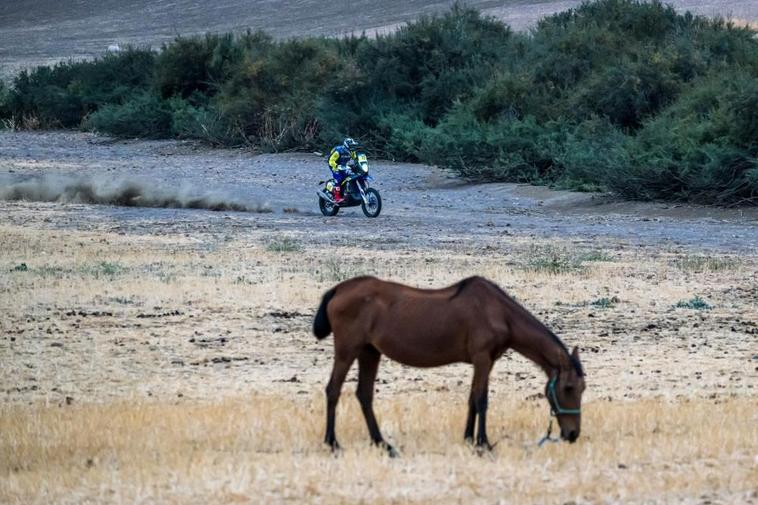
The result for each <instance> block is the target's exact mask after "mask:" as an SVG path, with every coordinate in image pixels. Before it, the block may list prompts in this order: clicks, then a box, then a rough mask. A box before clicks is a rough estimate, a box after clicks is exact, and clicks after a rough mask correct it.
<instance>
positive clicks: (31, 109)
mask: <svg viewBox="0 0 758 505" xmlns="http://www.w3.org/2000/svg"><path fill="white" fill-rule="evenodd" d="M154 58H155V54H154V53H153V52H152V51H149V50H146V49H132V48H128V49H127V50H125V51H122V52H120V53H115V54H107V55H105V56H103V57H102V58H98V59H96V60H93V61H85V62H74V61H69V62H66V63H59V64H57V65H55V66H53V67H48V66H42V67H37V68H36V69H34V70H32V71H31V72H27V71H22V72H21V73H20V74H19V75H18V76H17V77H16V79H15V80H14V82H13V89H12V91H11V92H10V95H9V97H8V100H7V107H8V111H9V113H10V114H11V115H13V116H15V117H18V118H20V117H25V116H27V117H36V118H38V119H39V120H40V122H41V124H42V126H45V127H57V126H62V127H66V128H73V127H78V126H79V125H80V123H81V121H82V119H83V118H84V117H85V116H86V115H87V114H89V113H91V112H94V111H95V110H97V109H98V108H99V107H101V106H103V105H107V104H113V103H119V102H121V101H123V100H125V99H126V98H127V97H129V96H131V95H132V93H134V90H136V89H145V88H146V87H147V86H148V85H149V82H150V79H151V76H152V71H153V65H154Z"/></svg>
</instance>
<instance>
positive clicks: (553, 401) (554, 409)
mask: <svg viewBox="0 0 758 505" xmlns="http://www.w3.org/2000/svg"><path fill="white" fill-rule="evenodd" d="M557 383H558V375H557V374H556V375H555V376H554V377H553V378H552V379H550V382H548V383H547V399H548V402H549V403H550V411H551V413H552V414H553V415H563V414H574V415H579V414H581V413H582V410H581V409H564V408H563V407H561V406H560V404H559V403H558V395H557V394H556V393H555V385H556V384H557Z"/></svg>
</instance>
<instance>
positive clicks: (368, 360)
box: [355, 345, 397, 457]
mask: <svg viewBox="0 0 758 505" xmlns="http://www.w3.org/2000/svg"><path fill="white" fill-rule="evenodd" d="M381 357H382V355H381V354H380V353H379V351H377V350H376V348H375V347H373V346H371V345H367V346H366V347H364V348H363V350H362V351H361V353H360V355H358V389H357V390H356V392H355V394H356V396H357V397H358V401H359V402H360V404H361V410H362V411H363V417H365V418H366V426H367V427H368V432H369V435H370V436H371V440H372V441H373V442H374V444H375V445H379V446H382V447H384V448H385V449H387V452H388V453H389V455H390V456H391V457H394V456H396V455H397V452H396V451H395V449H394V448H393V447H392V446H391V445H390V444H388V443H387V442H385V441H384V438H382V433H381V431H379V424H378V423H377V422H376V417H375V416H374V408H373V401H374V382H375V381H376V372H377V370H378V369H379V360H380V359H381Z"/></svg>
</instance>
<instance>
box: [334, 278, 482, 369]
mask: <svg viewBox="0 0 758 505" xmlns="http://www.w3.org/2000/svg"><path fill="white" fill-rule="evenodd" d="M480 281H483V282H488V281H486V280H484V279H481V278H472V279H466V280H465V281H463V282H462V283H458V284H455V285H453V286H449V287H447V288H442V289H433V290H428V289H419V288H414V287H411V286H405V285H403V284H399V283H395V282H388V281H382V280H380V279H377V278H374V277H361V278H355V279H351V280H349V281H346V282H345V283H343V284H340V285H339V286H337V295H336V296H335V297H334V299H333V301H332V302H331V303H330V307H329V309H330V320H331V321H332V325H333V328H334V334H335V342H336V341H337V340H340V341H342V344H341V345H348V346H360V345H367V344H368V345H372V346H374V347H376V348H377V349H378V350H379V351H380V352H382V353H384V354H386V355H387V356H389V357H390V358H392V359H394V360H396V361H400V362H401V363H405V364H407V365H412V366H439V365H444V364H448V363H453V362H460V361H470V359H471V354H472V352H475V351H476V347H478V346H480V344H483V345H488V346H489V345H491V344H490V343H488V342H487V340H489V339H494V338H497V335H495V331H496V329H495V328H493V324H492V322H491V321H490V319H491V318H490V317H489V316H488V314H487V313H488V307H487V303H483V302H486V298H487V297H488V296H489V295H488V293H487V290H488V289H489V288H487V286H486V284H483V283H482V282H480ZM462 284H463V286H462ZM332 305H333V307H332Z"/></svg>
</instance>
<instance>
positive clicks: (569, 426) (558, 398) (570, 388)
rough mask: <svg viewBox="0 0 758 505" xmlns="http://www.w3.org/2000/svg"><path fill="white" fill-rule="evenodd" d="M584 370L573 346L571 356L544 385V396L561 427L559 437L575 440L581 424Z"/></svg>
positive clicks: (570, 440)
mask: <svg viewBox="0 0 758 505" xmlns="http://www.w3.org/2000/svg"><path fill="white" fill-rule="evenodd" d="M584 387H585V386H584V371H583V370H582V363H581V362H580V361H579V351H578V349H577V348H576V347H574V351H573V352H572V353H571V356H570V357H569V358H568V359H567V360H565V362H562V363H561V368H560V369H559V370H556V371H555V372H553V374H552V375H551V376H550V379H549V380H548V382H547V385H546V386H545V396H547V401H548V402H549V403H550V409H551V410H552V413H553V414H554V415H555V417H557V418H558V424H559V425H560V427H561V438H562V439H563V440H568V441H569V442H575V441H576V439H577V438H579V431H580V430H581V424H582V414H581V409H582V393H584Z"/></svg>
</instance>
